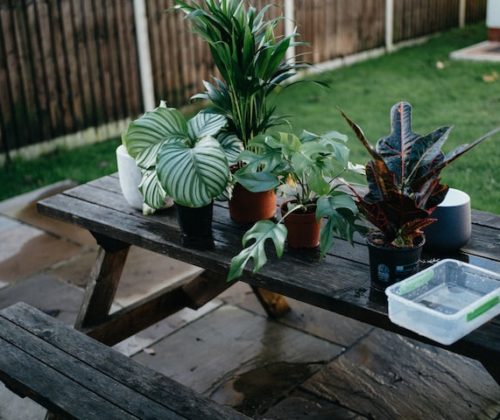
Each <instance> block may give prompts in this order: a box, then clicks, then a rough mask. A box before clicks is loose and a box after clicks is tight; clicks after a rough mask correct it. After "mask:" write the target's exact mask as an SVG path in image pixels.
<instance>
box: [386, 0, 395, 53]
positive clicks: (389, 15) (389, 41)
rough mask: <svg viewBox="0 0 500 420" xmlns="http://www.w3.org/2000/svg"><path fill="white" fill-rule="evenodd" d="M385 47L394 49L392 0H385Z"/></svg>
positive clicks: (390, 49) (388, 49) (389, 49)
mask: <svg viewBox="0 0 500 420" xmlns="http://www.w3.org/2000/svg"><path fill="white" fill-rule="evenodd" d="M385 49H386V50H387V51H392V50H393V49H394V0H385Z"/></svg>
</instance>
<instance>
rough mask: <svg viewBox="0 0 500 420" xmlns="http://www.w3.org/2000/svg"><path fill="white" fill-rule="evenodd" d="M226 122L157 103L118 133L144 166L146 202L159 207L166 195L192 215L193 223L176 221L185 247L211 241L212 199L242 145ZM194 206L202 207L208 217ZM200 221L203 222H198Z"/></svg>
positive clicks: (219, 192)
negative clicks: (226, 129) (225, 129)
mask: <svg viewBox="0 0 500 420" xmlns="http://www.w3.org/2000/svg"><path fill="white" fill-rule="evenodd" d="M226 125H227V120H226V118H225V117H224V116H221V115H216V114H212V113H209V112H206V111H201V112H199V113H198V114H197V115H196V116H195V117H193V118H191V119H190V120H187V119H186V118H185V117H184V115H183V114H182V113H181V112H180V111H178V110H176V109H174V108H167V107H166V105H165V104H161V105H160V106H159V107H158V108H156V109H155V110H154V111H151V112H146V113H145V114H144V115H143V116H142V117H141V118H139V119H137V120H135V121H134V122H132V123H131V124H130V126H129V128H128V130H127V132H126V133H125V134H124V136H123V139H124V143H125V144H127V148H128V149H129V150H130V151H131V152H130V153H131V154H132V155H133V156H134V157H135V159H136V162H137V164H138V166H139V167H140V168H141V170H142V171H143V180H142V183H141V185H140V189H141V192H142V194H143V195H144V200H145V202H146V203H147V204H148V205H149V206H151V207H153V208H160V207H161V206H162V205H163V202H164V200H165V197H166V196H168V197H171V198H172V199H173V200H174V202H175V203H176V205H177V209H178V215H179V216H180V217H182V214H184V213H189V214H192V217H193V223H191V222H187V223H186V222H184V221H183V220H180V225H181V229H183V228H185V229H183V230H184V231H183V236H182V238H183V241H184V243H185V244H186V245H188V246H194V247H202V248H207V247H211V246H212V243H213V242H212V239H211V211H212V201H213V200H214V199H215V198H217V197H219V196H221V195H222V194H223V192H224V190H225V189H226V187H227V184H228V181H229V176H230V174H229V165H230V164H231V163H234V162H236V158H237V156H238V155H239V153H240V152H241V149H242V145H241V142H240V141H239V140H238V139H237V138H236V137H235V136H234V135H230V134H229V133H227V132H225V131H224V128H225V127H226ZM193 209H203V211H204V212H205V213H206V214H209V217H205V216H203V215H201V216H200V215H199V214H197V213H198V212H197V211H196V210H193ZM200 211H202V210H200ZM202 220H204V221H206V224H205V225H203V226H200V225H199V224H197V223H198V222H200V221H202ZM187 229H191V231H190V232H187ZM193 238H194V239H193ZM200 238H201V239H200Z"/></svg>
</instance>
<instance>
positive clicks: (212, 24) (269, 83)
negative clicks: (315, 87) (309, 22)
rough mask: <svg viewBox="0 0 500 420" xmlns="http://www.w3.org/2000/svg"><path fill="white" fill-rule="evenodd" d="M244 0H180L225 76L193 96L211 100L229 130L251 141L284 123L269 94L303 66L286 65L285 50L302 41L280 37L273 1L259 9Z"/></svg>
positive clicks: (187, 16)
mask: <svg viewBox="0 0 500 420" xmlns="http://www.w3.org/2000/svg"><path fill="white" fill-rule="evenodd" d="M245 3H246V2H245V1H244V0H199V1H198V0H193V1H184V0H176V8H177V9H179V10H181V11H182V12H184V13H185V14H186V18H187V19H188V20H189V21H190V22H191V23H192V25H193V30H194V32H195V33H197V34H198V35H200V36H201V37H202V38H203V39H204V40H205V41H206V42H207V43H208V45H209V47H210V51H211V54H212V57H213V60H214V62H215V65H216V67H217V69H218V70H219V72H220V74H221V76H222V79H217V78H214V81H213V83H210V82H208V81H205V82H204V85H205V92H204V93H201V94H198V95H196V96H194V98H199V99H208V100H209V101H210V102H211V108H212V109H211V110H212V111H213V112H216V113H219V114H221V115H224V116H225V117H226V118H227V120H228V122H229V131H230V132H233V133H234V134H236V135H237V136H238V138H239V139H241V140H242V142H243V144H244V146H245V148H246V146H247V145H248V143H249V141H250V139H251V138H252V137H254V136H256V135H258V134H261V133H263V132H265V131H266V130H267V129H268V128H270V127H273V126H275V125H279V124H282V123H283V122H284V120H283V118H282V117H279V116H277V115H275V106H272V105H270V104H269V103H268V102H269V101H268V99H269V96H270V94H271V93H272V92H273V91H274V90H275V89H276V88H277V87H278V86H279V85H280V84H282V83H283V82H284V81H286V80H287V79H289V78H291V77H292V76H293V75H294V74H295V73H296V70H297V69H299V68H301V67H303V65H301V64H294V63H288V62H287V61H286V53H287V50H288V48H289V47H290V46H292V45H298V44H297V43H296V42H295V41H294V40H295V38H296V37H297V34H296V33H295V32H294V33H293V34H291V35H289V36H283V37H277V36H276V34H275V30H276V27H277V25H278V24H279V22H280V20H281V19H282V18H281V17H279V18H276V19H270V20H267V19H266V18H265V15H266V12H267V11H268V10H269V8H270V7H271V6H270V5H268V6H266V7H264V8H263V9H262V10H260V11H257V10H256V9H255V8H254V7H247V6H246V4H245Z"/></svg>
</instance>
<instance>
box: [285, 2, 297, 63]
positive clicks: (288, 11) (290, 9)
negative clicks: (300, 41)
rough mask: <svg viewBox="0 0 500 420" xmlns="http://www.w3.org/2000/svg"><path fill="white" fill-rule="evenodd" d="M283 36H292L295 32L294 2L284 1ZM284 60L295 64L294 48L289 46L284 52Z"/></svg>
mask: <svg viewBox="0 0 500 420" xmlns="http://www.w3.org/2000/svg"><path fill="white" fill-rule="evenodd" d="M284 8H285V36H289V35H291V34H293V31H294V30H295V1H294V0H285V4H284ZM286 59H287V61H288V62H289V63H290V64H295V47H294V46H291V47H290V48H288V50H287V51H286Z"/></svg>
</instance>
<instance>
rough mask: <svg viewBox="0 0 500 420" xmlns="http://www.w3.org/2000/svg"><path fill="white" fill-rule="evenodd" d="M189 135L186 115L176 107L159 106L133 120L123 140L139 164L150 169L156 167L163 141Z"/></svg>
mask: <svg viewBox="0 0 500 420" xmlns="http://www.w3.org/2000/svg"><path fill="white" fill-rule="evenodd" d="M187 137H188V126H187V123H186V119H185V118H184V116H183V115H182V114H181V113H180V112H179V111H177V110H176V109H173V108H166V107H163V106H159V107H158V108H156V109H155V110H154V111H151V112H146V113H145V114H144V115H143V116H142V117H140V118H138V119H137V120H135V121H133V122H131V123H130V124H129V126H128V129H127V131H126V132H125V133H124V135H123V136H122V140H123V143H124V144H125V147H126V148H127V151H128V152H129V154H130V156H132V157H133V158H134V159H135V160H136V162H137V165H138V166H139V167H141V168H143V169H149V168H152V167H154V165H155V163H156V155H157V154H158V150H159V148H160V147H161V145H162V143H163V142H165V141H167V140H169V139H171V140H175V139H184V138H187Z"/></svg>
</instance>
